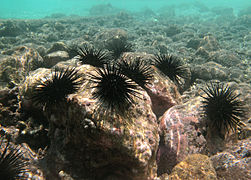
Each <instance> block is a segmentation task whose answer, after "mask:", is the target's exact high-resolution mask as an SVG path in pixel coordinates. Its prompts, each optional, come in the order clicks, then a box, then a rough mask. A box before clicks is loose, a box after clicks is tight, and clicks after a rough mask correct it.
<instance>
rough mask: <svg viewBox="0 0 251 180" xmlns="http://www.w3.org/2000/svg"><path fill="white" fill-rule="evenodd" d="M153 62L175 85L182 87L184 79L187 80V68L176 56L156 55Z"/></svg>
mask: <svg viewBox="0 0 251 180" xmlns="http://www.w3.org/2000/svg"><path fill="white" fill-rule="evenodd" d="M153 61H154V66H155V67H157V68H158V69H159V70H160V71H161V72H162V73H163V74H165V75H166V76H167V77H169V78H170V79H171V80H172V81H173V82H174V83H176V84H178V85H180V84H181V83H182V79H186V78H187V77H186V76H187V68H186V67H185V66H184V65H182V63H181V62H180V61H179V60H178V59H177V58H175V57H174V56H171V55H168V54H156V55H155V57H154V59H153Z"/></svg>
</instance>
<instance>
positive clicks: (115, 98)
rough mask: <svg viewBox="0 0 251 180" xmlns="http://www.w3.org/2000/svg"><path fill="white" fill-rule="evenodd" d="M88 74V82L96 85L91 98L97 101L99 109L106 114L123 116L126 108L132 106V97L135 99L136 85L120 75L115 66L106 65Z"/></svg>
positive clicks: (118, 69)
mask: <svg viewBox="0 0 251 180" xmlns="http://www.w3.org/2000/svg"><path fill="white" fill-rule="evenodd" d="M96 72H97V75H93V74H90V78H91V79H90V81H91V82H93V83H95V84H96V85H94V86H92V87H91V88H95V91H94V92H93V94H92V96H93V98H94V99H98V104H99V107H100V108H102V109H105V110H108V112H111V113H112V114H113V113H116V114H119V115H125V113H126V112H127V110H128V108H129V107H130V106H131V105H132V104H134V103H135V102H134V100H133V96H136V97H137V94H139V92H138V91H137V84H135V83H134V82H133V81H132V80H130V79H128V78H127V77H126V76H125V75H124V74H122V72H121V69H120V68H117V67H116V66H115V65H106V66H105V67H104V68H100V69H98V70H97V71H96Z"/></svg>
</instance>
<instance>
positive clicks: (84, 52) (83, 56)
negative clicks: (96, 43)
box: [78, 46, 110, 67]
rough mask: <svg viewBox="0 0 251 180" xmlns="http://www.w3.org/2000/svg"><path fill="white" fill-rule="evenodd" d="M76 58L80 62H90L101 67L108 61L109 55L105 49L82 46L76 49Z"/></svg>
mask: <svg viewBox="0 0 251 180" xmlns="http://www.w3.org/2000/svg"><path fill="white" fill-rule="evenodd" d="M78 59H79V60H80V61H81V63H82V64H90V65H92V66H94V67H103V66H104V64H107V63H109V61H110V56H109V55H108V53H107V52H106V51H103V50H101V49H95V48H93V47H87V46H84V48H79V50H78Z"/></svg>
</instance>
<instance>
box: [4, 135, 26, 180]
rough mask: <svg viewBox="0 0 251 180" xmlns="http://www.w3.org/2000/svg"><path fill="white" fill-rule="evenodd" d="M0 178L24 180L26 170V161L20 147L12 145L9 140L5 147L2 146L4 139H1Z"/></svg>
mask: <svg viewBox="0 0 251 180" xmlns="http://www.w3.org/2000/svg"><path fill="white" fill-rule="evenodd" d="M0 143H1V144H0V179H3V180H22V179H26V178H25V177H24V175H23V173H24V172H26V169H25V167H26V163H25V161H24V160H23V157H22V156H23V155H22V152H21V151H20V150H19V148H17V147H15V148H13V147H11V146H10V144H9V141H8V142H7V145H6V146H5V148H3V147H2V144H3V139H2V140H1V141H0Z"/></svg>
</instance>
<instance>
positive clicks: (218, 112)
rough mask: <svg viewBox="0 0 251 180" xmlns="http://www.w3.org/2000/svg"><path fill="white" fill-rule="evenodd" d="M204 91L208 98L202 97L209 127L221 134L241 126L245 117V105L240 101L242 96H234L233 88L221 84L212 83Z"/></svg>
mask: <svg viewBox="0 0 251 180" xmlns="http://www.w3.org/2000/svg"><path fill="white" fill-rule="evenodd" d="M203 91H204V92H205V93H206V97H203V96H202V97H203V99H204V100H203V101H202V104H203V105H202V108H203V114H204V115H205V116H206V117H207V119H208V120H209V122H208V123H209V127H212V128H214V129H216V130H217V131H218V132H220V134H222V133H221V132H222V131H223V132H224V134H225V133H226V132H229V130H231V129H232V130H233V131H235V130H236V129H237V127H238V126H240V122H241V118H242V117H244V116H245V110H244V106H243V103H242V102H241V101H240V100H239V99H238V97H239V95H240V94H234V90H233V89H232V88H231V87H229V86H228V85H226V86H224V85H223V84H222V85H220V84H219V83H211V84H210V85H207V87H206V88H205V89H203Z"/></svg>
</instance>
